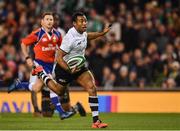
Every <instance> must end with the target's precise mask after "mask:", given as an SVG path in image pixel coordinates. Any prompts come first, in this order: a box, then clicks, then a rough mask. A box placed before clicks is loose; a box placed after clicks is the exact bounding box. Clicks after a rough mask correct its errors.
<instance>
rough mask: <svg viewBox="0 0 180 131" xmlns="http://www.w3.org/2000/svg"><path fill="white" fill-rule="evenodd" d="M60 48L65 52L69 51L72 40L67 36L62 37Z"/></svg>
mask: <svg viewBox="0 0 180 131" xmlns="http://www.w3.org/2000/svg"><path fill="white" fill-rule="evenodd" d="M60 49H61V50H63V51H64V52H66V53H69V52H70V51H71V49H72V42H71V40H70V39H68V37H66V36H65V37H64V38H63V40H62V43H61V46H60Z"/></svg>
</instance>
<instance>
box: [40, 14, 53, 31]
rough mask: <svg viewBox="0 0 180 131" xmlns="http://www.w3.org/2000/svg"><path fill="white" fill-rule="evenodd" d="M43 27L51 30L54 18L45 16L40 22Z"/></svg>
mask: <svg viewBox="0 0 180 131" xmlns="http://www.w3.org/2000/svg"><path fill="white" fill-rule="evenodd" d="M41 24H42V26H43V27H45V28H48V29H51V28H52V27H53V25H54V18H53V16H52V15H46V16H44V18H43V19H42V21H41Z"/></svg>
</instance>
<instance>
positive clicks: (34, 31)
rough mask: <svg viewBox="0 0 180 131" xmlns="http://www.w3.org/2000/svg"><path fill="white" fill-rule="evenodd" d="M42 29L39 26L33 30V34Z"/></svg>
mask: <svg viewBox="0 0 180 131" xmlns="http://www.w3.org/2000/svg"><path fill="white" fill-rule="evenodd" d="M40 31H41V28H37V29H35V30H33V31H32V32H31V34H38V33H39V32H40Z"/></svg>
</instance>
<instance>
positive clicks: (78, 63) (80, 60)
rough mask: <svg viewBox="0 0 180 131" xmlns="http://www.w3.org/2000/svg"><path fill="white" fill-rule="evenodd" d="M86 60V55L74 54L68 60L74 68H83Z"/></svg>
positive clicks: (70, 66) (69, 64)
mask: <svg viewBox="0 0 180 131" xmlns="http://www.w3.org/2000/svg"><path fill="white" fill-rule="evenodd" d="M85 61H86V59H85V57H84V56H74V57H71V58H70V59H69V60H68V61H67V64H68V66H69V68H70V69H73V68H75V67H77V68H81V67H82V66H83V65H84V64H85Z"/></svg>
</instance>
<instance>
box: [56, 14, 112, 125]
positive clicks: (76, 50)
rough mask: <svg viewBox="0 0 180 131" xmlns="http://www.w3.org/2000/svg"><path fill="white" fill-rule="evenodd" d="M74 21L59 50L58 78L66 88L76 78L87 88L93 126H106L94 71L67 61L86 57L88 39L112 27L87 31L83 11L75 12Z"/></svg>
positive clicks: (102, 33)
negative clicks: (70, 64) (100, 114)
mask: <svg viewBox="0 0 180 131" xmlns="http://www.w3.org/2000/svg"><path fill="white" fill-rule="evenodd" d="M72 21H73V27H72V28H70V29H69V31H68V32H67V34H66V35H65V36H64V38H63V41H62V44H61V46H60V48H59V50H58V55H57V64H56V67H55V75H56V80H57V82H59V83H60V84H61V85H64V88H67V86H68V85H69V83H70V82H72V80H76V82H77V83H78V84H80V85H81V86H82V87H83V88H84V89H86V90H87V91H88V94H89V105H90V108H91V112H92V117H93V124H92V128H105V127H107V126H108V125H107V124H106V123H102V122H101V120H100V119H99V111H98V97H97V92H96V85H95V81H94V77H93V75H92V73H91V72H90V71H89V69H88V68H87V67H85V66H82V67H81V68H77V67H74V68H73V69H70V68H69V66H68V65H67V61H68V60H69V59H70V58H72V57H74V56H82V57H84V55H85V49H86V46H87V40H92V39H96V38H98V37H100V36H104V35H105V34H106V33H107V32H108V31H109V30H110V28H109V27H106V28H104V30H103V31H102V32H91V33H87V32H86V29H87V19H86V16H85V15H84V14H83V13H81V12H76V13H74V15H73V16H72Z"/></svg>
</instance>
